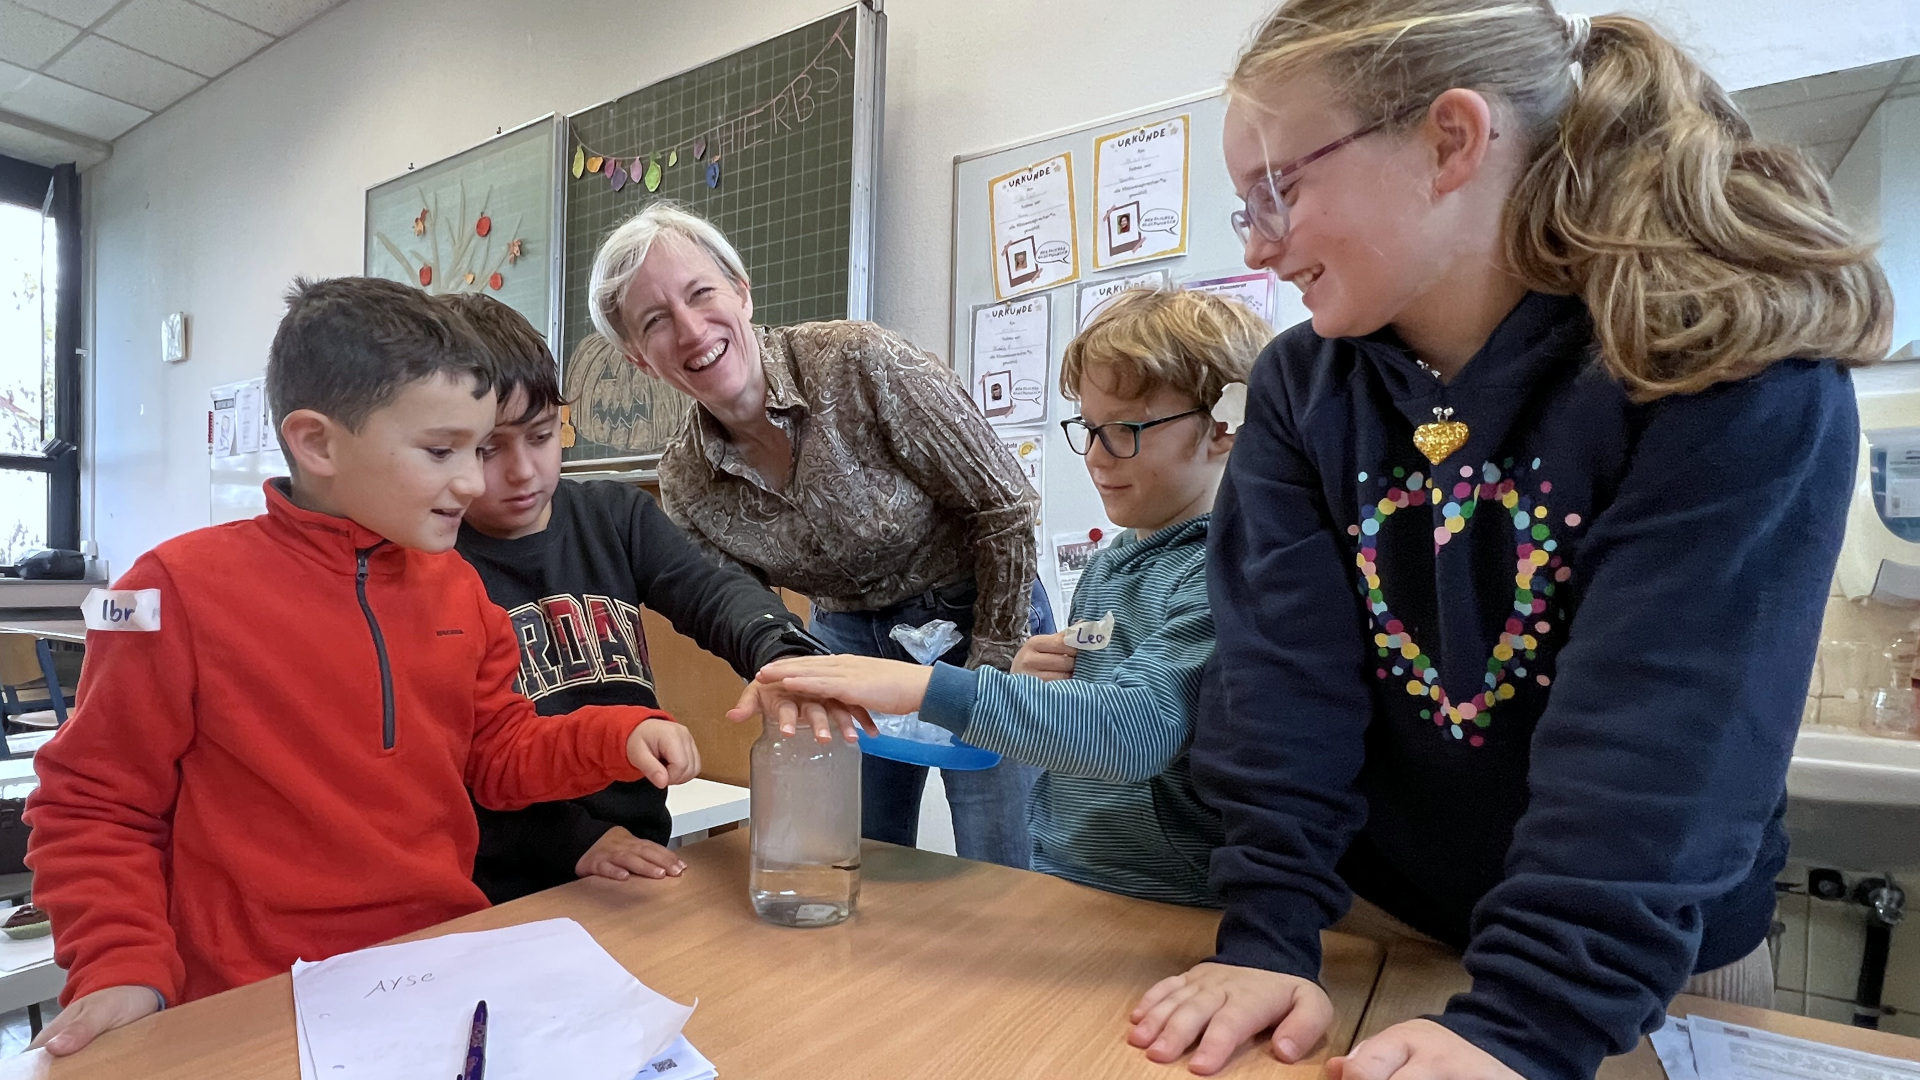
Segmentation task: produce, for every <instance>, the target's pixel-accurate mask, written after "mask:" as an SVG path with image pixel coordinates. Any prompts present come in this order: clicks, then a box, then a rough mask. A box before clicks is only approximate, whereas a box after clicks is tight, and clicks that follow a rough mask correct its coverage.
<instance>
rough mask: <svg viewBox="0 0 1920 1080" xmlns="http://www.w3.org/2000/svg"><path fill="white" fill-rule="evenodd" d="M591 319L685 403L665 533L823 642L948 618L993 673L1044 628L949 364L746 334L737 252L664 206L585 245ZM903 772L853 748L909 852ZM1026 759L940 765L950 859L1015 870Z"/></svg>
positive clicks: (1014, 502)
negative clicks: (768, 591)
mask: <svg viewBox="0 0 1920 1080" xmlns="http://www.w3.org/2000/svg"><path fill="white" fill-rule="evenodd" d="M588 288H589V295H590V297H591V306H592V314H593V322H594V325H595V326H596V327H597V328H598V329H599V331H600V333H601V334H603V335H604V336H605V337H606V338H607V340H608V341H611V342H613V343H614V344H615V345H616V346H617V347H618V348H619V349H620V350H621V352H622V353H623V354H624V355H625V356H626V357H627V359H628V361H629V362H631V363H632V364H634V365H635V366H636V367H638V368H640V369H641V370H643V371H645V372H647V373H648V374H650V375H652V376H653V377H655V378H657V379H660V380H662V381H663V382H665V383H667V385H669V386H672V387H673V388H674V389H676V390H679V391H681V392H682V393H684V394H686V395H687V396H688V397H691V398H692V399H693V400H694V402H695V404H694V406H693V409H692V412H691V414H690V415H689V417H688V420H687V423H686V424H685V425H684V426H683V427H682V428H681V430H680V431H679V433H678V434H677V435H675V436H674V438H673V439H672V440H671V441H670V442H669V443H668V445H667V448H666V451H665V453H664V455H663V456H662V457H661V459H660V467H659V468H660V494H661V502H662V503H663V505H664V506H665V508H666V511H667V513H668V514H669V515H670V516H671V517H672V518H673V520H674V521H676V522H678V523H679V524H680V525H681V527H683V528H685V529H687V530H688V531H689V532H691V533H693V534H694V536H695V537H697V538H698V539H700V540H701V541H702V542H703V543H705V544H706V545H709V546H710V547H712V548H713V549H715V550H716V551H718V552H719V553H721V554H723V555H724V556H726V557H727V558H730V559H732V560H734V561H735V562H738V563H740V564H741V565H743V566H745V567H746V568H747V569H749V570H750V571H752V572H753V573H754V574H756V575H757V576H758V577H760V578H761V579H762V580H763V581H765V582H766V583H767V584H769V585H773V586H778V587H782V588H788V589H793V590H795V591H796V592H800V593H804V594H805V595H806V596H807V597H808V598H810V600H811V601H812V604H813V622H812V628H813V631H814V633H815V635H816V636H818V637H819V638H820V639H821V640H822V641H823V642H825V643H826V644H827V645H828V646H829V647H830V648H833V649H835V650H838V651H841V652H848V653H859V654H863V655H868V656H884V657H889V658H892V659H897V660H905V659H910V657H909V655H908V654H907V653H906V651H905V650H904V649H903V648H902V646H901V644H900V643H899V642H898V641H896V640H895V639H894V638H893V637H892V634H891V632H892V630H893V629H894V628H895V627H899V626H905V627H919V626H922V625H924V624H926V623H929V622H932V621H934V620H936V619H947V620H950V621H952V622H953V623H954V624H955V625H956V626H958V627H959V629H960V630H961V632H962V633H963V634H966V635H967V638H966V639H964V640H963V641H962V642H961V643H960V644H959V645H956V646H954V647H953V649H952V650H951V651H949V652H948V653H947V654H946V655H945V656H944V657H942V659H944V660H946V661H947V662H949V663H954V664H959V663H962V662H964V663H965V664H966V665H967V666H968V667H977V666H979V665H982V664H988V665H992V666H994V667H999V668H1007V667H1009V666H1011V664H1012V662H1013V659H1014V654H1015V653H1016V651H1018V650H1019V648H1020V645H1021V643H1022V642H1023V641H1024V640H1025V639H1026V637H1027V636H1028V635H1029V634H1031V633H1051V632H1052V630H1053V625H1052V619H1051V617H1050V616H1049V615H1048V614H1047V606H1046V599H1045V594H1044V593H1043V592H1041V591H1040V588H1039V586H1038V584H1037V583H1036V581H1035V577H1034V571H1035V559H1036V556H1035V545H1034V522H1035V519H1036V515H1037V513H1038V509H1039V504H1040V500H1039V496H1038V495H1036V494H1035V493H1034V490H1033V487H1032V486H1031V485H1030V484H1028V482H1027V479H1026V476H1025V474H1024V473H1023V472H1022V471H1021V469H1020V467H1019V465H1018V464H1017V463H1015V462H1014V461H1013V459H1012V457H1011V456H1010V455H1009V454H1008V453H1007V452H1006V450H1005V449H1004V448H1003V447H1002V446H1001V443H1000V440H999V438H998V437H997V436H996V435H995V434H994V432H993V429H992V428H990V427H989V426H988V425H987V422H986V420H985V418H984V417H982V416H981V415H980V411H979V409H978V408H977V407H976V406H975V405H974V403H973V402H972V401H971V400H970V399H969V398H968V397H967V395H966V393H965V392H964V391H963V390H962V389H961V386H960V383H959V381H958V380H957V379H956V378H955V377H954V375H953V373H952V372H951V371H950V370H949V369H948V368H947V367H946V366H945V365H944V364H942V363H941V362H940V361H939V360H938V359H937V358H935V357H934V356H932V355H931V354H929V353H926V352H922V351H920V350H918V349H916V348H914V347H913V346H912V345H910V344H908V343H907V342H906V341H905V340H903V339H901V338H900V337H898V336H897V335H895V334H892V333H890V332H888V331H886V330H883V329H881V328H880V327H878V326H875V325H874V324H872V323H867V322H852V321H839V322H822V323H807V324H803V325H799V326H790V327H766V326H755V325H754V324H753V322H752V318H753V296H752V291H751V289H750V287H749V284H748V278H747V270H746V266H745V265H744V264H743V263H742V262H741V259H740V255H739V253H738V252H736V251H735V250H734V248H733V245H732V244H730V243H728V242H727V239H726V237H725V236H724V235H722V234H721V233H720V231H719V230H718V229H716V228H714V226H713V225H712V224H711V223H709V222H707V221H706V220H704V219H703V218H700V217H698V216H697V215H694V214H691V213H688V212H687V211H685V210H682V209H679V208H678V207H675V206H673V205H671V204H669V203H665V202H657V203H653V204H651V205H649V206H648V207H647V208H646V209H644V210H642V211H641V212H640V213H639V214H637V215H635V216H634V217H633V218H631V219H629V220H628V221H627V222H626V223H625V224H623V225H621V226H620V227H619V228H618V229H615V230H614V232H613V234H612V235H611V236H609V237H608V238H607V240H606V242H605V243H603V244H602V245H601V247H600V252H599V254H598V256H596V258H595V259H594V264H593V275H592V279H591V282H590V284H589V287H588ZM926 775H927V770H926V767H925V766H923V765H913V764H908V763H906V762H901V761H893V760H888V759H885V758H879V757H876V756H874V755H872V754H868V755H866V756H865V757H864V759H863V768H862V775H861V800H862V830H861V831H862V834H863V835H865V836H867V837H868V838H870V839H875V840H885V841H889V842H892V843H898V844H907V845H911V844H913V843H914V842H915V840H916V838H917V833H918V827H919V808H920V795H921V791H922V789H923V788H924V786H925V783H926ZM1034 775H1035V774H1034V772H1033V770H1030V769H1028V768H1026V767H1025V766H1020V765H1014V764H1012V763H1004V762H1003V763H1002V764H1000V765H997V766H995V767H993V768H991V769H985V770H979V771H969V772H957V771H945V772H943V779H944V781H945V786H946V790H947V799H948V802H949V804H950V805H951V808H952V811H953V831H954V841H955V845H956V847H957V848H958V850H959V853H960V854H961V855H962V856H965V857H967V858H971V859H980V860H985V861H990V862H997V863H1002V864H1005V865H1009V866H1019V867H1025V866H1026V865H1027V862H1028V853H1029V852H1028V838H1027V827H1026V806H1027V792H1028V789H1029V788H1030V787H1031V786H1032V784H1033V780H1034Z"/></svg>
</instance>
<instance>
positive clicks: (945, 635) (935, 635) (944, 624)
mask: <svg viewBox="0 0 1920 1080" xmlns="http://www.w3.org/2000/svg"><path fill="white" fill-rule="evenodd" d="M888 633H889V635H890V636H891V637H892V638H893V640H895V641H897V642H899V643H900V647H901V648H903V649H905V650H907V655H908V656H911V657H913V658H914V659H915V660H917V661H919V662H920V663H922V664H931V663H933V662H934V661H935V660H938V659H940V658H941V657H942V656H945V655H947V652H948V650H950V649H952V648H953V647H954V646H955V645H958V644H960V642H961V640H962V635H961V633H960V628H959V627H958V626H955V625H954V624H953V623H952V622H951V621H949V620H947V619H935V620H933V621H932V622H930V623H927V624H926V625H925V626H904V625H903V626H896V627H894V628H893V629H892V630H891V631H889V632H888ZM868 711H869V713H871V715H872V716H873V726H874V727H877V728H879V729H880V734H882V735H891V736H893V737H894V738H896V739H907V740H910V741H912V742H921V743H932V744H934V745H935V746H952V745H953V732H951V731H948V730H947V729H946V728H943V727H941V726H940V725H939V724H929V723H927V722H926V721H925V720H922V719H920V714H919V713H917V712H911V713H907V714H906V715H904V716H896V715H894V714H893V713H883V712H873V711H872V710H868Z"/></svg>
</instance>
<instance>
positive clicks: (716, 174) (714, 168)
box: [707, 161, 720, 188]
mask: <svg viewBox="0 0 1920 1080" xmlns="http://www.w3.org/2000/svg"><path fill="white" fill-rule="evenodd" d="M707 186H708V187H710V188H717V187H719V186H720V163H719V162H718V161H709V162H707Z"/></svg>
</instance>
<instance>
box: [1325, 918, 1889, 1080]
mask: <svg viewBox="0 0 1920 1080" xmlns="http://www.w3.org/2000/svg"><path fill="white" fill-rule="evenodd" d="M1470 982H1471V980H1470V979H1468V978H1467V973H1466V970H1465V969H1464V968H1462V967H1461V966H1460V954H1459V953H1456V952H1454V951H1453V950H1452V949H1449V948H1447V947H1445V946H1443V945H1435V944H1431V943H1429V942H1422V941H1397V942H1394V943H1393V944H1391V945H1389V946H1388V947H1387V959H1386V963H1385V964H1384V965H1382V967H1381V969H1380V979H1379V981H1378V983H1376V984H1375V986H1374V990H1373V997H1372V999H1371V1000H1370V1001H1369V1002H1368V1003H1367V1011H1366V1014H1365V1015H1364V1016H1363V1017H1362V1018H1361V1021H1360V1030H1359V1033H1358V1035H1356V1036H1355V1038H1354V1041H1355V1042H1359V1041H1360V1040H1361V1039H1365V1038H1367V1037H1368V1036H1371V1035H1376V1034H1378V1033H1380V1032H1381V1031H1384V1030H1386V1029H1387V1028H1390V1027H1392V1026H1393V1025H1395V1024H1398V1023H1400V1022H1401V1021H1403V1020H1411V1019H1413V1018H1414V1017H1416V1016H1424V1015H1427V1014H1429V1013H1437V1012H1439V1011H1440V1010H1441V1009H1443V1008H1445V1007H1446V1004H1447V999H1448V998H1450V997H1452V996H1453V995H1455V994H1458V993H1461V992H1462V991H1464V990H1466V989H1467V987H1468V985H1469V984H1470ZM1667 1012H1668V1014H1669V1015H1672V1016H1686V1015H1688V1014H1690V1013H1691V1014H1695V1015H1698V1016H1710V1017H1712V1018H1714V1019H1715V1020H1724V1021H1726V1022H1727V1023H1730V1024H1744V1025H1746V1026H1747V1027H1752V1028H1760V1029H1762V1030H1765V1031H1777V1032H1779V1033H1781V1034H1783V1035H1792V1036H1795V1037H1797V1038H1802V1039H1812V1040H1814V1041H1815V1042H1823V1043H1828V1044H1831V1045H1833V1046H1844V1047H1848V1048H1850V1049H1854V1050H1864V1051H1866V1052H1868V1053H1870V1054H1884V1055H1886V1056H1888V1057H1897V1058H1906V1059H1908V1060H1912V1061H1920V1039H1911V1038H1908V1037H1906V1036H1904V1035H1895V1034H1892V1033H1891V1032H1885V1031H1870V1030H1868V1029H1866V1028H1857V1027H1848V1026H1847V1025H1845V1024H1835V1023H1830V1022H1828V1021H1826V1020H1816V1019H1814V1018H1812V1017H1810V1016H1794V1015H1792V1014H1790V1013H1782V1012H1770V1011H1768V1010H1766V1009H1754V1008H1749V1007H1747V1006H1744V1005H1729V1004H1727V1003H1725V1002H1722V1001H1710V1000H1708V999H1706V998H1698V997H1691V996H1688V995H1685V994H1682V995H1681V996H1679V997H1677V998H1675V999H1673V1004H1671V1005H1669V1006H1668V1007H1667ZM1599 1080H1667V1073H1666V1070H1665V1069H1663V1068H1662V1067H1661V1066H1660V1059H1659V1057H1658V1056H1656V1055H1655V1054H1654V1052H1653V1044H1652V1043H1650V1042H1648V1041H1647V1040H1645V1039H1641V1040H1640V1045H1639V1046H1637V1047H1635V1048H1634V1049H1633V1051H1632V1052H1630V1053H1626V1054H1622V1055H1620V1056H1619V1057H1612V1058H1608V1059H1607V1060H1606V1061H1605V1062H1604V1063H1602V1064H1601V1066H1600V1075H1599Z"/></svg>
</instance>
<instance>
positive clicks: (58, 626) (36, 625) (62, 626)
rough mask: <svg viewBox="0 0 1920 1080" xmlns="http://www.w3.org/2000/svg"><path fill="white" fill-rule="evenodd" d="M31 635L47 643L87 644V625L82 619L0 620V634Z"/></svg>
mask: <svg viewBox="0 0 1920 1080" xmlns="http://www.w3.org/2000/svg"><path fill="white" fill-rule="evenodd" d="M7 633H12V634H32V635H33V636H34V637H43V638H46V639H47V640H48V641H66V642H70V643H72V644H75V645H85V644H86V643H87V624H86V621H85V620H83V619H0V634H7Z"/></svg>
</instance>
